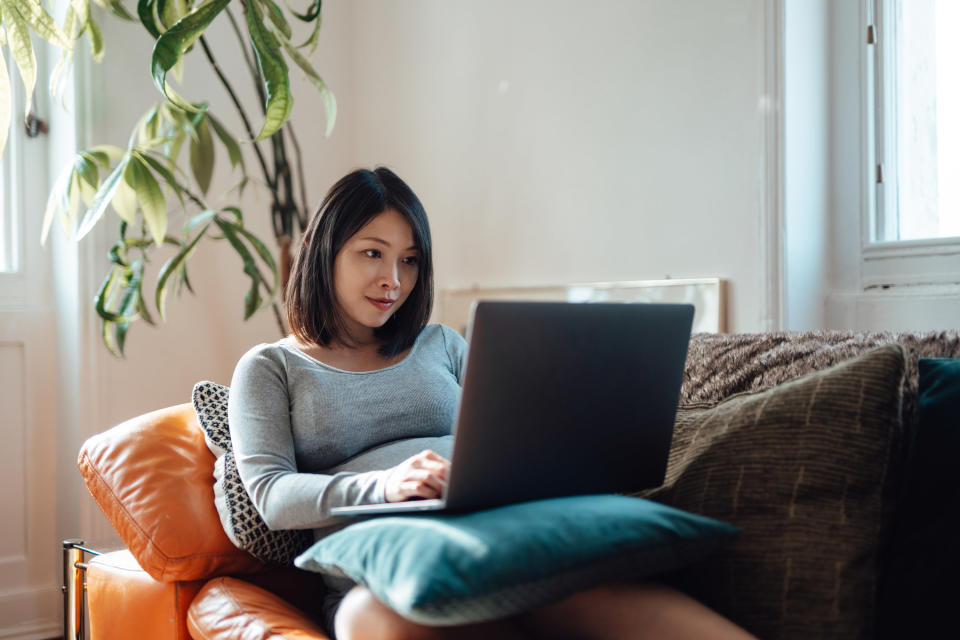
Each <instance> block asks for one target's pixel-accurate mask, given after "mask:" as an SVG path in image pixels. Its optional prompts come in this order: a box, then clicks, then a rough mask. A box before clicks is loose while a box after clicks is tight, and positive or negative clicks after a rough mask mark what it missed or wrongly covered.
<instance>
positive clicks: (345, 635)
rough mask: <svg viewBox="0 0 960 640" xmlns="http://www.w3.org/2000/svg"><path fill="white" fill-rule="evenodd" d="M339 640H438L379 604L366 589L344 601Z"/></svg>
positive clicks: (336, 623)
mask: <svg viewBox="0 0 960 640" xmlns="http://www.w3.org/2000/svg"><path fill="white" fill-rule="evenodd" d="M334 626H335V627H336V636H337V640H434V638H435V637H436V636H435V634H434V633H433V631H432V630H431V628H430V627H424V626H422V625H418V624H416V623H414V622H410V621H409V620H407V619H406V618H404V617H402V616H401V615H399V614H398V613H396V612H395V611H394V610H393V609H391V608H389V607H387V606H386V605H385V604H383V603H382V602H380V601H379V600H377V599H376V598H375V597H374V595H373V594H372V593H371V592H370V590H369V589H367V588H366V587H354V588H353V589H351V590H350V591H349V592H348V593H347V595H346V596H345V597H344V598H343V601H342V602H341V603H340V607H339V608H338V609H337V615H336V616H335V618H334Z"/></svg>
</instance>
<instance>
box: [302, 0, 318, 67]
mask: <svg viewBox="0 0 960 640" xmlns="http://www.w3.org/2000/svg"><path fill="white" fill-rule="evenodd" d="M316 10H317V13H316V16H315V18H316V22H315V23H314V25H313V31H311V32H310V37H309V38H307V39H306V40H304V41H303V44H301V45H298V46H297V48H298V49H303V48H304V47H307V55H308V56H310V55H313V52H314V51H316V50H317V44H319V42H320V26H321V25H322V24H323V18H321V17H320V0H317V4H316ZM298 17H299V16H298ZM301 19H302V18H301ZM311 19H312V18H311Z"/></svg>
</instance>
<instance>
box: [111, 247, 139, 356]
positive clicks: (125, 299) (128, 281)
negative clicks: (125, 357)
mask: <svg viewBox="0 0 960 640" xmlns="http://www.w3.org/2000/svg"><path fill="white" fill-rule="evenodd" d="M142 282H143V260H142V259H138V260H136V261H134V263H133V264H132V265H131V266H130V270H129V272H128V273H127V275H126V278H125V279H124V283H123V293H122V294H121V298H120V308H119V313H120V315H121V316H123V317H125V318H133V319H135V318H137V309H138V308H139V307H140V306H141V305H140V284H141V283H142ZM129 329H130V321H124V322H118V323H117V347H118V349H119V350H120V353H121V354H122V353H123V346H124V344H125V343H126V338H127V331H128V330H129Z"/></svg>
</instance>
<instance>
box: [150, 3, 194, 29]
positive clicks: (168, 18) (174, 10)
mask: <svg viewBox="0 0 960 640" xmlns="http://www.w3.org/2000/svg"><path fill="white" fill-rule="evenodd" d="M157 13H158V14H159V15H160V22H161V23H162V24H163V26H165V27H167V28H170V27H172V26H173V25H175V24H176V23H177V20H179V19H180V18H181V17H183V15H184V14H186V13H187V3H186V2H183V0H160V1H159V3H158V4H157Z"/></svg>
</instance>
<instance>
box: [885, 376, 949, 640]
mask: <svg viewBox="0 0 960 640" xmlns="http://www.w3.org/2000/svg"><path fill="white" fill-rule="evenodd" d="M919 369H920V386H919V406H920V419H919V424H918V427H917V432H916V434H915V436H914V438H913V442H912V443H911V445H910V449H909V454H908V461H907V470H906V473H905V476H904V484H903V492H902V497H901V500H900V504H899V507H898V510H897V524H896V530H895V535H894V539H893V541H892V545H891V550H890V553H889V557H888V560H887V564H886V573H885V575H884V581H883V589H882V591H881V607H880V614H881V615H880V625H879V631H880V633H879V634H878V635H879V636H880V637H881V638H905V637H937V636H939V635H940V630H942V629H945V628H947V629H949V628H953V627H954V626H955V622H954V617H955V616H954V608H955V607H956V599H957V598H956V595H957V593H958V588H957V576H958V575H960V551H958V550H957V531H958V530H960V480H958V478H957V468H958V465H957V460H958V459H960V359H951V358H928V359H921V360H920V362H919Z"/></svg>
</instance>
